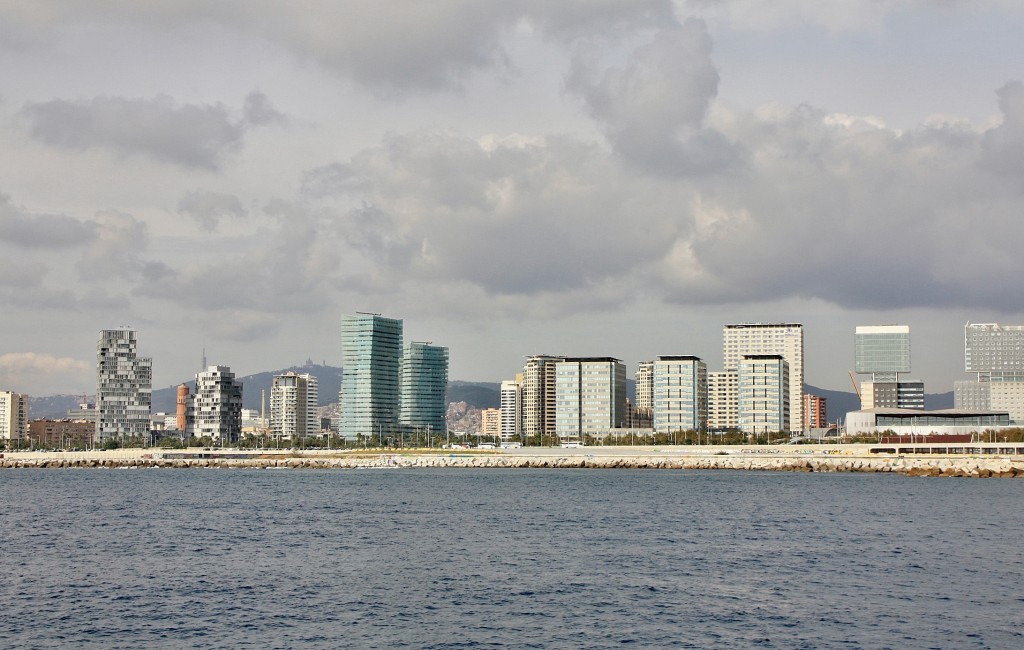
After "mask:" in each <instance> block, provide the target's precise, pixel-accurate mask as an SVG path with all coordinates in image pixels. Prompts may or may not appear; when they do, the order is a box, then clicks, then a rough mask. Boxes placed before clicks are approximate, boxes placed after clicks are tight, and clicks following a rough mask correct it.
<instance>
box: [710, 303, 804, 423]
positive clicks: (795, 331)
mask: <svg viewBox="0 0 1024 650" xmlns="http://www.w3.org/2000/svg"><path fill="white" fill-rule="evenodd" d="M763 354H769V355H771V354H776V355H780V356H781V357H782V358H784V359H785V360H786V363H787V365H788V366H789V399H790V401H791V404H792V406H791V408H790V411H789V420H788V422H787V424H786V425H785V426H784V427H783V428H784V429H785V430H788V431H799V430H800V429H801V428H802V427H803V421H804V328H803V325H801V324H800V323H740V324H734V325H726V326H725V328H724V330H723V332H722V362H723V364H722V367H723V369H724V370H737V369H738V368H739V364H740V360H741V359H742V358H743V356H744V355H763Z"/></svg>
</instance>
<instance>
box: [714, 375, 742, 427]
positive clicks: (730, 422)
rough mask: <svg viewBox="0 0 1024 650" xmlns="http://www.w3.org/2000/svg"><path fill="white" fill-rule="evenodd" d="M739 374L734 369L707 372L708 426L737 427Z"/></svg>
mask: <svg viewBox="0 0 1024 650" xmlns="http://www.w3.org/2000/svg"><path fill="white" fill-rule="evenodd" d="M738 409H739V375H737V371H735V370H723V371H722V372H709V373H708V428H709V429H711V430H713V431H722V430H725V429H735V428H738V427H739V413H738Z"/></svg>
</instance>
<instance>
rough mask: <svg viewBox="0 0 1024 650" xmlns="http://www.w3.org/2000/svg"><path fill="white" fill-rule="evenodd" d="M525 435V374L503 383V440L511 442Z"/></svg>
mask: <svg viewBox="0 0 1024 650" xmlns="http://www.w3.org/2000/svg"><path fill="white" fill-rule="evenodd" d="M522 434H523V374H522V373H519V374H518V375H516V378H515V379H506V380H505V381H503V382H501V439H502V441H504V442H509V441H511V440H513V439H515V438H517V437H522Z"/></svg>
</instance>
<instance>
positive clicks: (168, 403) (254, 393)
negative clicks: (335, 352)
mask: <svg viewBox="0 0 1024 650" xmlns="http://www.w3.org/2000/svg"><path fill="white" fill-rule="evenodd" d="M286 372H296V373H300V374H302V373H309V374H311V375H313V376H314V377H316V379H317V388H318V389H319V392H320V400H319V404H320V406H324V405H326V404H331V403H333V402H337V401H338V391H339V390H340V389H341V368H336V367H334V366H321V365H317V364H311V365H305V366H292V367H290V368H283V369H281V370H267V371H265V372H258V373H256V374H254V375H243V376H241V377H236V379H237V380H238V381H240V382H242V408H247V409H255V410H259V408H260V399H261V392H262V391H264V390H265V391H267V410H268V411H269V410H270V388H271V387H272V386H273V384H274V375H283V374H284V373H286ZM185 383H186V384H188V388H189V390H190V391H193V392H194V391H195V389H196V381H195V378H193V379H191V380H189V381H187V382H185ZM177 403H178V387H177V386H172V387H169V388H161V389H159V390H154V391H153V412H154V413H160V412H164V413H174V411H175V409H176V408H177Z"/></svg>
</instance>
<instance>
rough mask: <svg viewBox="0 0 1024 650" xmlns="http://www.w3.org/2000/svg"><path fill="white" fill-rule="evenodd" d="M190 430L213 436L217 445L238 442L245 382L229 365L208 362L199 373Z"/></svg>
mask: <svg viewBox="0 0 1024 650" xmlns="http://www.w3.org/2000/svg"><path fill="white" fill-rule="evenodd" d="M189 401H190V408H189V417H188V425H187V427H188V434H189V435H190V436H191V437H193V438H210V439H211V440H212V441H213V444H215V445H217V446H225V445H231V444H234V443H237V442H238V439H239V438H240V437H241V435H242V384H241V383H240V382H238V381H237V380H236V379H235V373H233V372H231V368H229V367H228V366H207V368H206V370H204V371H202V372H200V373H198V374H196V392H195V394H194V395H192V396H191V397H190V400H189Z"/></svg>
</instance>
